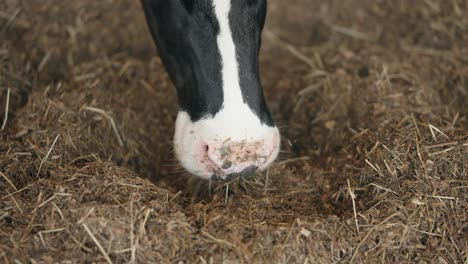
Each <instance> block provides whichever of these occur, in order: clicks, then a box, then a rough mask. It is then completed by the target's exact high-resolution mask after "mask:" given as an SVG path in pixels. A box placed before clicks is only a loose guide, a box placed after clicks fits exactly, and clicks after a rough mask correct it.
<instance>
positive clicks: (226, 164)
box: [221, 160, 232, 170]
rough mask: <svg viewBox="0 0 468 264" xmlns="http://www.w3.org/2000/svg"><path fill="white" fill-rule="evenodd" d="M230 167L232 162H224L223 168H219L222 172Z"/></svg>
mask: <svg viewBox="0 0 468 264" xmlns="http://www.w3.org/2000/svg"><path fill="white" fill-rule="evenodd" d="M231 166H232V162H231V161H230V160H226V161H225V162H224V163H223V166H221V168H222V169H224V170H227V169H229V168H230V167H231Z"/></svg>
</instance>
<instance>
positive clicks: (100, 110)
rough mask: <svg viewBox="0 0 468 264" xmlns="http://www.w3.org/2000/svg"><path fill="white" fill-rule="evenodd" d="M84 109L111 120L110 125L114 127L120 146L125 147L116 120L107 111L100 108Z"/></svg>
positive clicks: (89, 107) (87, 107)
mask: <svg viewBox="0 0 468 264" xmlns="http://www.w3.org/2000/svg"><path fill="white" fill-rule="evenodd" d="M84 109H86V110H88V111H91V112H94V113H98V114H101V115H103V116H104V117H105V118H107V120H109V122H110V124H111V126H112V130H114V133H115V136H116V137H117V141H118V142H119V145H120V146H121V147H123V146H124V143H123V141H122V138H121V137H120V134H119V130H118V129H117V126H116V125H115V122H114V119H113V118H112V117H111V116H110V115H109V114H108V113H106V111H104V110H102V109H100V108H96V107H92V106H86V107H85V108H84Z"/></svg>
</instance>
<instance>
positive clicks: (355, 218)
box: [346, 179, 359, 233]
mask: <svg viewBox="0 0 468 264" xmlns="http://www.w3.org/2000/svg"><path fill="white" fill-rule="evenodd" d="M346 182H347V184H348V192H349V196H351V201H352V202H353V213H354V223H355V224H356V230H357V232H358V233H359V223H358V219H357V210H356V201H355V200H356V195H355V194H354V191H353V189H351V184H350V183H349V179H347V180H346Z"/></svg>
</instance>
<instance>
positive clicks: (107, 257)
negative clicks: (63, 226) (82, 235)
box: [81, 223, 112, 264]
mask: <svg viewBox="0 0 468 264" xmlns="http://www.w3.org/2000/svg"><path fill="white" fill-rule="evenodd" d="M81 225H82V226H83V228H84V229H85V231H86V233H88V235H89V237H91V239H92V240H93V242H94V244H96V246H97V247H98V249H99V251H100V252H101V254H102V255H103V256H104V258H105V259H106V261H107V263H110V264H112V260H111V259H110V258H109V255H108V254H107V252H106V251H105V250H104V248H103V247H102V245H101V243H99V241H98V240H97V239H96V237H95V236H94V235H93V233H92V232H91V230H89V228H88V226H87V225H86V223H82V224H81Z"/></svg>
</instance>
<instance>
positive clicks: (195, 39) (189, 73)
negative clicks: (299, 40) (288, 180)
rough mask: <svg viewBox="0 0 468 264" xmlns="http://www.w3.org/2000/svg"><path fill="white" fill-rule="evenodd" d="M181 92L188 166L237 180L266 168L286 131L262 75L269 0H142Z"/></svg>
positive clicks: (181, 147) (179, 152) (178, 135)
mask: <svg viewBox="0 0 468 264" xmlns="http://www.w3.org/2000/svg"><path fill="white" fill-rule="evenodd" d="M141 3H142V7H143V10H144V13H145V17H146V22H147V24H148V27H149V30H150V32H151V35H152V37H153V40H154V42H155V44H156V48H157V51H158V54H159V56H160V58H161V61H162V64H163V66H164V68H165V69H166V71H167V72H168V74H169V77H170V79H171V81H172V83H173V84H174V86H175V88H176V90H177V96H178V101H179V112H178V114H177V118H176V122H175V133H174V149H175V155H176V157H177V159H178V161H179V162H180V164H181V165H182V167H184V168H185V169H186V170H187V171H188V172H190V173H191V174H194V175H196V176H199V177H202V178H205V179H222V180H226V179H230V178H232V177H233V176H239V175H249V174H253V173H254V172H255V171H257V170H264V169H265V168H267V167H268V166H269V165H270V164H271V163H272V162H273V161H274V160H275V159H276V157H277V156H278V153H279V150H280V133H279V130H278V128H277V126H276V125H275V122H274V121H273V118H272V115H271V113H270V111H269V109H268V107H267V104H266V102H265V99H264V95H263V91H262V85H261V81H260V73H259V52H260V46H261V34H262V31H263V27H264V24H265V18H266V13H267V3H266V0H141Z"/></svg>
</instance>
